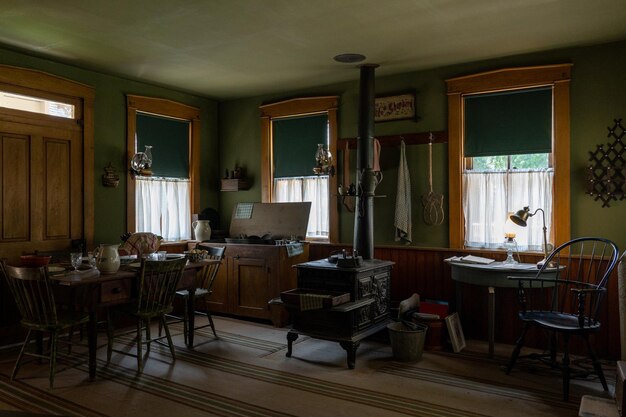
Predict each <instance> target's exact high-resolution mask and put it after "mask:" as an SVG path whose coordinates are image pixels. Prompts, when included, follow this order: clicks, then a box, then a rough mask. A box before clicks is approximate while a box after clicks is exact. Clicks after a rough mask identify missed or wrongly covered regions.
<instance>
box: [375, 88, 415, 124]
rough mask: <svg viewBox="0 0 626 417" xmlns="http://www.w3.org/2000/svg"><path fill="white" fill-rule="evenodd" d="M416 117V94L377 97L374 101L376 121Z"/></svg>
mask: <svg viewBox="0 0 626 417" xmlns="http://www.w3.org/2000/svg"><path fill="white" fill-rule="evenodd" d="M404 119H413V120H415V119H416V114H415V94H413V93H406V94H400V95H397V96H387V97H377V98H376V100H375V103H374V121H375V122H387V121H390V120H404Z"/></svg>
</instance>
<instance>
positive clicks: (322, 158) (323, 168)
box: [313, 143, 335, 177]
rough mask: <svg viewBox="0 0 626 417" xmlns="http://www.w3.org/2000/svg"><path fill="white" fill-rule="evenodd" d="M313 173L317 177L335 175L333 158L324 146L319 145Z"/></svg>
mask: <svg viewBox="0 0 626 417" xmlns="http://www.w3.org/2000/svg"><path fill="white" fill-rule="evenodd" d="M313 172H314V173H315V174H316V175H322V174H323V175H330V176H331V177H332V176H333V175H335V167H334V166H333V156H332V154H331V153H330V151H329V150H328V149H326V148H325V147H324V145H323V144H321V143H318V144H317V151H316V152H315V166H314V167H313Z"/></svg>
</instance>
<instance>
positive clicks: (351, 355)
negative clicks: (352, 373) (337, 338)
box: [339, 342, 361, 369]
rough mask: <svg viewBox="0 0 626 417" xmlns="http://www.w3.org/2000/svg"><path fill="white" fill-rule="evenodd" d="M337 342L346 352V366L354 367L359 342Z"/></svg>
mask: <svg viewBox="0 0 626 417" xmlns="http://www.w3.org/2000/svg"><path fill="white" fill-rule="evenodd" d="M339 344H340V345H341V347H342V348H344V349H345V350H346V352H348V368H350V369H354V363H355V362H356V350H357V349H358V348H359V345H360V344H361V342H339Z"/></svg>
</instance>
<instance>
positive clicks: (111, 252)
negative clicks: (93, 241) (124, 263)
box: [94, 244, 120, 274]
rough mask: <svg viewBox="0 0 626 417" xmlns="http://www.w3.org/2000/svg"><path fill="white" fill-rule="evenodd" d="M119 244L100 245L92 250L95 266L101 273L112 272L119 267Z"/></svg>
mask: <svg viewBox="0 0 626 417" xmlns="http://www.w3.org/2000/svg"><path fill="white" fill-rule="evenodd" d="M119 246H120V245H117V244H116V245H105V244H103V245H100V246H98V247H97V248H96V250H95V251H94V256H95V257H96V268H98V270H99V271H100V273H102V274H114V273H116V272H117V270H118V269H120V254H119V253H118V251H117V250H118V248H119Z"/></svg>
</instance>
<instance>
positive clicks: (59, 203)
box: [0, 119, 84, 259]
mask: <svg viewBox="0 0 626 417" xmlns="http://www.w3.org/2000/svg"><path fill="white" fill-rule="evenodd" d="M82 173H83V145H82V131H81V129H80V127H79V126H78V125H77V124H76V123H74V124H71V123H57V124H56V126H50V125H48V126H44V125H35V124H29V123H18V122H15V121H7V120H6V119H0V250H1V252H2V254H3V256H4V257H7V258H9V259H17V258H18V257H19V255H21V254H23V253H33V252H35V251H36V250H40V251H54V250H63V249H66V248H69V247H70V244H71V240H72V239H81V238H82V237H83V199H84V195H83V175H82Z"/></svg>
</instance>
